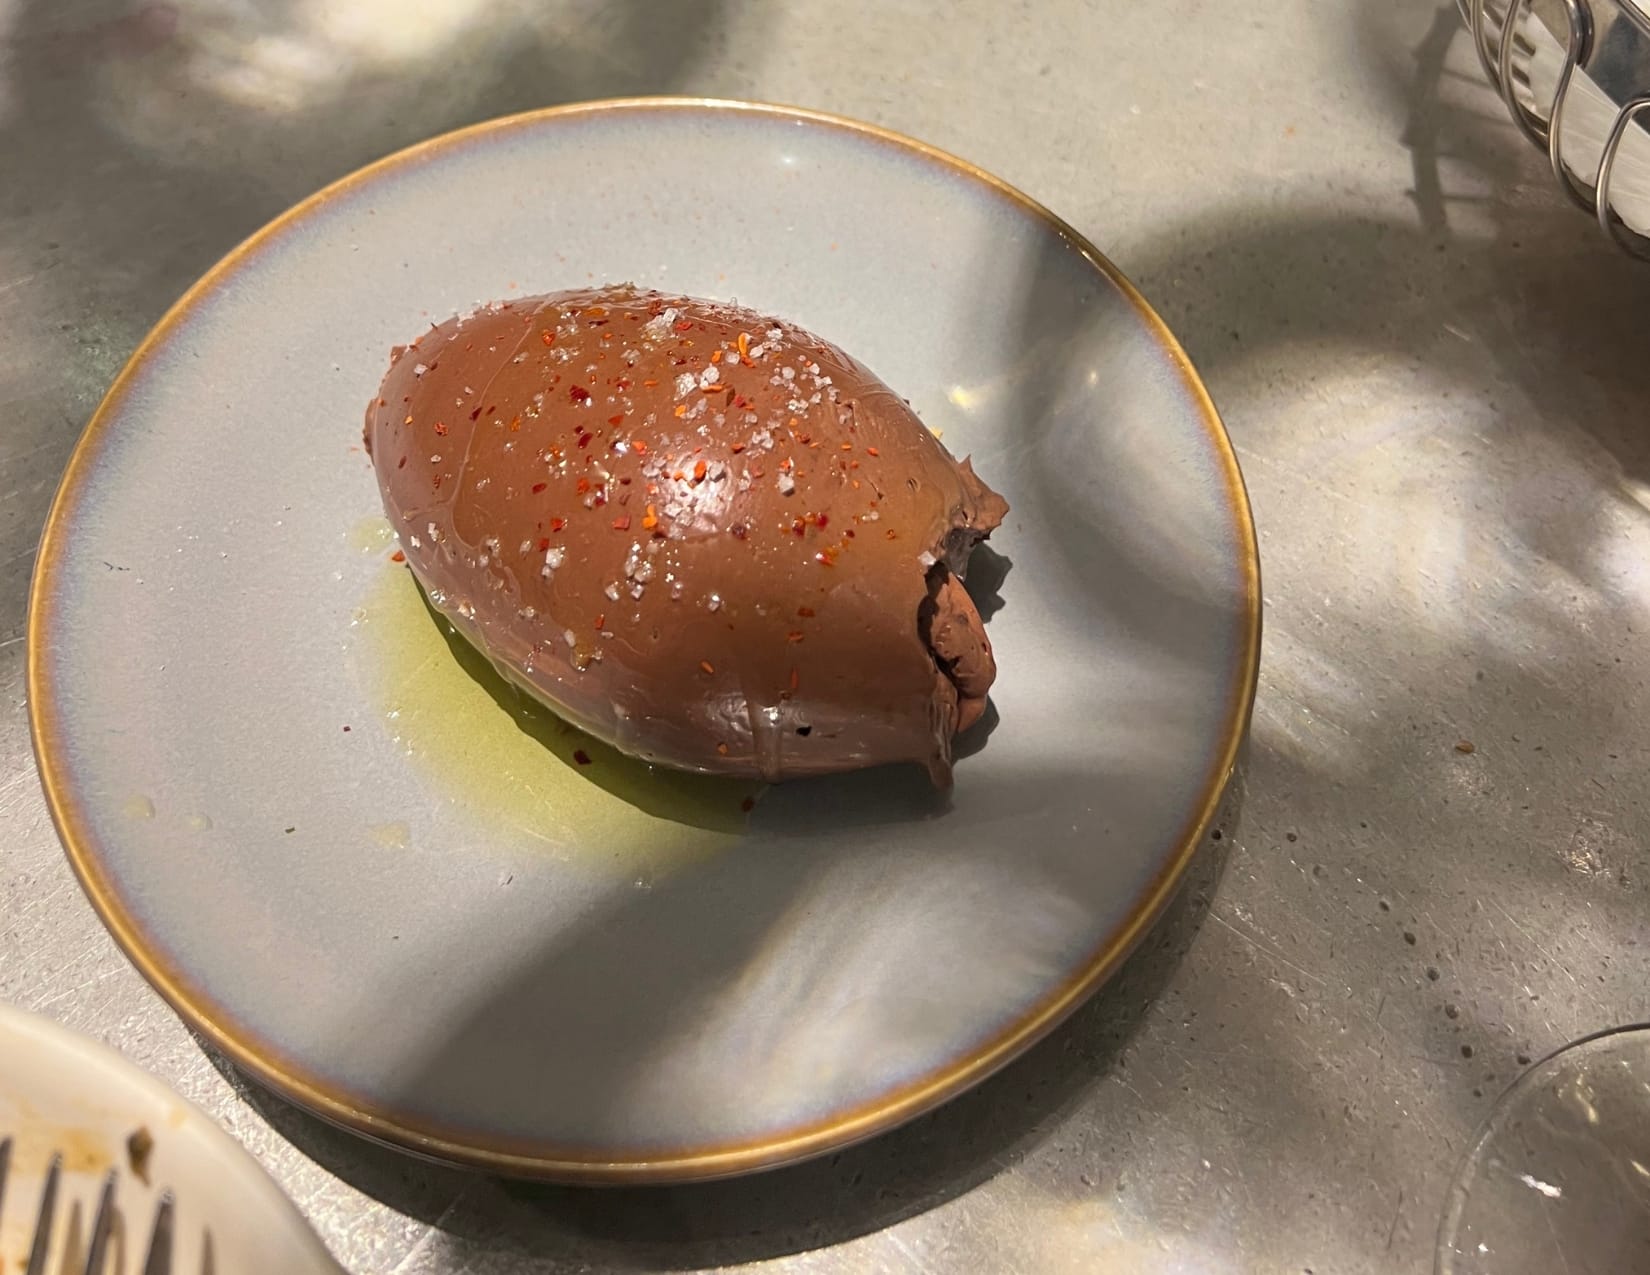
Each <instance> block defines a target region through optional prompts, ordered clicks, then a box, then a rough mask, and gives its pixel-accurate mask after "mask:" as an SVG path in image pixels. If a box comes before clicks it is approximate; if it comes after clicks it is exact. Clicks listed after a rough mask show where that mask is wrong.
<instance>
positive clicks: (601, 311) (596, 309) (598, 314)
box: [585, 305, 607, 319]
mask: <svg viewBox="0 0 1650 1275" xmlns="http://www.w3.org/2000/svg"><path fill="white" fill-rule="evenodd" d="M585 313H586V314H588V315H593V316H594V317H595V318H598V319H605V318H606V317H607V307H606V306H605V305H593V306H590V307H588V308H587V309H586V310H585Z"/></svg>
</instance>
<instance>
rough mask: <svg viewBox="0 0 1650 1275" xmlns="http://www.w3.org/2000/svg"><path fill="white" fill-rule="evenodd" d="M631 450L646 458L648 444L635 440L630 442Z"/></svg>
mask: <svg viewBox="0 0 1650 1275" xmlns="http://www.w3.org/2000/svg"><path fill="white" fill-rule="evenodd" d="M630 450H631V451H633V452H635V453H636V455H638V456H646V455H647V444H646V443H645V442H643V441H642V440H641V439H639V438H633V439H631V440H630Z"/></svg>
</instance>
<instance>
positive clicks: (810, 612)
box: [796, 607, 814, 620]
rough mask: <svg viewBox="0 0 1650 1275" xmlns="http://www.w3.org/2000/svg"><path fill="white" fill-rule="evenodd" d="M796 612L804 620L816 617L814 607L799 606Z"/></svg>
mask: <svg viewBox="0 0 1650 1275" xmlns="http://www.w3.org/2000/svg"><path fill="white" fill-rule="evenodd" d="M796 613H797V614H798V615H800V616H801V617H802V618H803V619H804V620H811V619H813V618H814V609H813V608H812V607H797V609H796Z"/></svg>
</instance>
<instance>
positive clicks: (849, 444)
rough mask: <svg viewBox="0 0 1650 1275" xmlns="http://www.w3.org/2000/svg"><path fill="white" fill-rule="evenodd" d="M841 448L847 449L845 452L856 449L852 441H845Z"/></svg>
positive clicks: (842, 449)
mask: <svg viewBox="0 0 1650 1275" xmlns="http://www.w3.org/2000/svg"><path fill="white" fill-rule="evenodd" d="M840 450H841V451H845V452H851V451H853V450H854V445H853V444H852V443H844V444H842V447H841V448H840Z"/></svg>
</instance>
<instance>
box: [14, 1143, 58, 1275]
mask: <svg viewBox="0 0 1650 1275" xmlns="http://www.w3.org/2000/svg"><path fill="white" fill-rule="evenodd" d="M62 1170H63V1157H62V1156H60V1155H54V1156H53V1157H52V1162H51V1164H50V1166H49V1167H48V1168H47V1169H46V1185H45V1187H44V1188H43V1189H42V1190H41V1192H40V1213H39V1215H38V1216H37V1217H36V1218H35V1221H34V1243H33V1244H31V1245H30V1246H29V1264H28V1265H27V1266H25V1267H24V1268H23V1275H46V1253H47V1251H48V1250H49V1249H50V1248H51V1246H52V1216H53V1214H55V1213H56V1212H57V1179H58V1175H59V1174H60V1173H61V1172H62Z"/></svg>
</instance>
